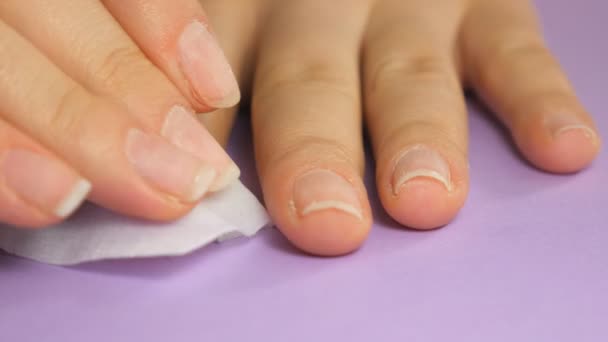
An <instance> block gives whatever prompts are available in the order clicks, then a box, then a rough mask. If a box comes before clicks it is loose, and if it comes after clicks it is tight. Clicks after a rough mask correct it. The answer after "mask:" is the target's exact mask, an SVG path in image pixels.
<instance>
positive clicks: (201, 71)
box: [178, 21, 241, 108]
mask: <svg viewBox="0 0 608 342" xmlns="http://www.w3.org/2000/svg"><path fill="white" fill-rule="evenodd" d="M178 49H179V61H180V64H181V67H182V71H183V72H184V74H185V76H186V78H187V79H188V81H189V82H190V85H191V86H192V87H193V88H194V90H195V92H196V93H197V95H198V97H199V98H200V99H202V100H203V101H204V102H205V103H206V104H207V105H209V106H210V107H214V108H227V107H232V106H234V105H235V104H237V103H238V102H239V100H240V97H241V95H240V92H239V86H238V83H237V81H236V78H235V77H234V73H233V72H232V68H231V67H230V64H229V63H228V60H227V59H226V56H225V55H224V53H223V51H222V49H221V48H220V46H219V44H218V43H217V41H216V39H215V38H214V37H213V35H212V34H211V32H209V30H208V29H207V27H206V26H205V25H203V24H202V23H201V22H198V21H195V22H192V23H190V24H189V25H188V26H186V27H185V29H184V31H183V32H182V34H181V36H180V38H179V41H178Z"/></svg>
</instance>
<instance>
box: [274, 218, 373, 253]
mask: <svg viewBox="0 0 608 342" xmlns="http://www.w3.org/2000/svg"><path fill="white" fill-rule="evenodd" d="M370 228H371V222H369V221H368V220H366V221H364V220H362V219H360V218H358V217H355V216H353V215H351V214H350V213H346V212H343V211H340V210H335V209H334V210H324V211H318V212H314V213H311V214H309V215H307V216H304V217H302V216H300V217H298V218H297V219H296V220H294V221H292V222H286V223H285V224H280V225H279V229H280V230H281V232H282V233H283V234H284V235H285V237H286V238H287V239H288V240H289V241H290V242H291V243H293V244H294V245H295V246H296V247H298V248H300V249H301V250H303V251H305V252H307V253H311V254H314V255H319V256H340V255H344V254H348V253H351V252H354V251H355V250H357V249H359V248H360V247H361V245H363V243H364V242H365V239H366V238H367V236H368V233H369V230H370Z"/></svg>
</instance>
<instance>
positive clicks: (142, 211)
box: [0, 21, 215, 219]
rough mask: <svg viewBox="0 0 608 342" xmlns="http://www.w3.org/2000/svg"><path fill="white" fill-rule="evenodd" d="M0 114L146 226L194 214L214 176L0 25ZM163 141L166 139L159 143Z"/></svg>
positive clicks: (101, 198) (97, 196)
mask: <svg viewBox="0 0 608 342" xmlns="http://www.w3.org/2000/svg"><path fill="white" fill-rule="evenodd" d="M0 66H1V67H0V113H3V115H4V119H5V120H6V121H7V122H9V123H10V124H12V125H13V126H14V127H16V128H18V129H19V130H20V131H22V132H24V133H25V134H27V135H28V136H30V137H35V138H36V140H37V141H38V142H39V143H41V144H42V145H43V146H45V147H47V148H49V149H50V150H52V151H53V152H55V153H57V154H58V155H60V156H61V157H62V159H64V160H65V161H66V162H67V163H69V164H70V165H72V166H73V167H74V168H75V169H77V170H78V171H79V173H81V174H82V175H83V176H84V177H85V178H86V179H88V180H90V181H91V183H92V184H93V192H92V193H91V199H92V200H94V201H96V202H97V203H99V204H101V205H104V206H106V207H108V208H110V209H113V210H116V211H119V212H122V213H126V214H131V215H137V216H141V217H145V218H150V219H171V218H175V217H177V216H180V215H182V214H183V213H185V212H186V211H187V210H189V209H190V208H192V205H193V204H194V202H197V201H198V200H199V199H200V197H202V196H203V195H204V193H205V191H206V190H207V188H208V186H209V183H210V182H211V181H212V180H213V177H214V175H215V171H214V169H213V168H212V167H210V166H208V165H207V164H206V163H204V162H203V161H201V160H199V159H198V158H195V157H193V156H192V155H191V154H189V153H186V152H184V151H183V150H181V149H178V148H177V147H175V146H174V145H172V144H170V143H169V141H170V140H171V139H174V138H175V137H172V136H171V135H172V134H174V131H173V130H164V131H163V132H162V133H164V136H163V137H161V135H160V134H159V133H158V132H161V130H160V128H158V127H148V126H146V125H144V124H142V123H139V122H138V121H136V120H134V119H133V118H131V117H129V115H128V114H127V112H126V111H125V110H124V109H122V108H121V107H120V106H117V105H113V104H111V103H109V102H107V101H104V100H102V99H100V98H97V97H94V96H92V95H91V94H90V93H88V92H87V91H86V90H85V89H83V88H82V87H80V86H79V85H78V84H76V83H74V82H73V81H72V80H71V79H69V78H68V77H66V76H65V74H63V73H61V71H60V70H58V69H57V68H56V67H55V66H54V65H53V64H52V63H50V62H49V61H48V60H47V59H45V57H44V56H43V55H42V54H40V52H39V51H38V50H36V49H35V48H34V47H33V46H32V45H30V44H28V42H27V41H26V40H24V39H23V38H22V37H20V36H19V35H18V34H17V33H16V32H15V31H14V30H12V29H11V28H10V27H8V26H7V25H5V24H4V23H3V22H2V21H0ZM165 137H166V138H165Z"/></svg>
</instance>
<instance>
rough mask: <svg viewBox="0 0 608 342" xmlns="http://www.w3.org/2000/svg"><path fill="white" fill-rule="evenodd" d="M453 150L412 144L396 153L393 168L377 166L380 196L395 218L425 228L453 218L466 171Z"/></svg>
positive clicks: (465, 187) (463, 192)
mask: <svg viewBox="0 0 608 342" xmlns="http://www.w3.org/2000/svg"><path fill="white" fill-rule="evenodd" d="M453 153H455V152H454V151H442V152H439V151H438V150H435V148H433V147H430V146H427V145H414V146H413V147H410V148H407V149H405V152H403V153H399V154H398V155H397V156H398V157H397V158H395V161H394V162H393V164H394V166H393V167H383V168H381V169H379V172H378V174H379V175H381V176H380V177H379V178H378V188H379V190H380V199H381V201H382V204H383V206H384V208H385V209H386V211H387V213H388V214H389V215H390V216H391V217H392V218H393V219H394V220H396V221H397V222H399V223H400V224H402V225H403V226H405V227H407V228H413V229H422V230H426V229H435V228H439V227H442V226H444V225H446V224H448V223H449V222H450V221H452V220H453V219H454V217H456V215H457V214H458V212H459V210H460V209H461V208H462V206H463V205H464V202H465V200H466V196H467V192H468V172H467V170H466V168H465V167H461V164H462V165H464V163H460V162H458V160H460V159H461V158H458V157H455V156H452V154H453ZM448 156H451V157H448ZM388 164H391V163H388ZM389 170H390V172H388V171H389Z"/></svg>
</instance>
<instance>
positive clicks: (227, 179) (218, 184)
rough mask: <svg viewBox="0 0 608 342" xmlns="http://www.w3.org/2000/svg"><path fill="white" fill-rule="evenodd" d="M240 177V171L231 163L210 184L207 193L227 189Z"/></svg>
mask: <svg viewBox="0 0 608 342" xmlns="http://www.w3.org/2000/svg"><path fill="white" fill-rule="evenodd" d="M240 176H241V170H240V169H239V168H238V166H236V164H234V163H231V164H230V166H228V167H227V168H226V170H224V172H222V173H221V174H220V175H219V177H217V179H216V180H215V181H214V182H213V184H211V186H210V187H209V191H220V190H223V189H224V188H226V187H228V186H229V185H231V184H232V183H234V182H235V181H236V180H238V179H239V177H240Z"/></svg>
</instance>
